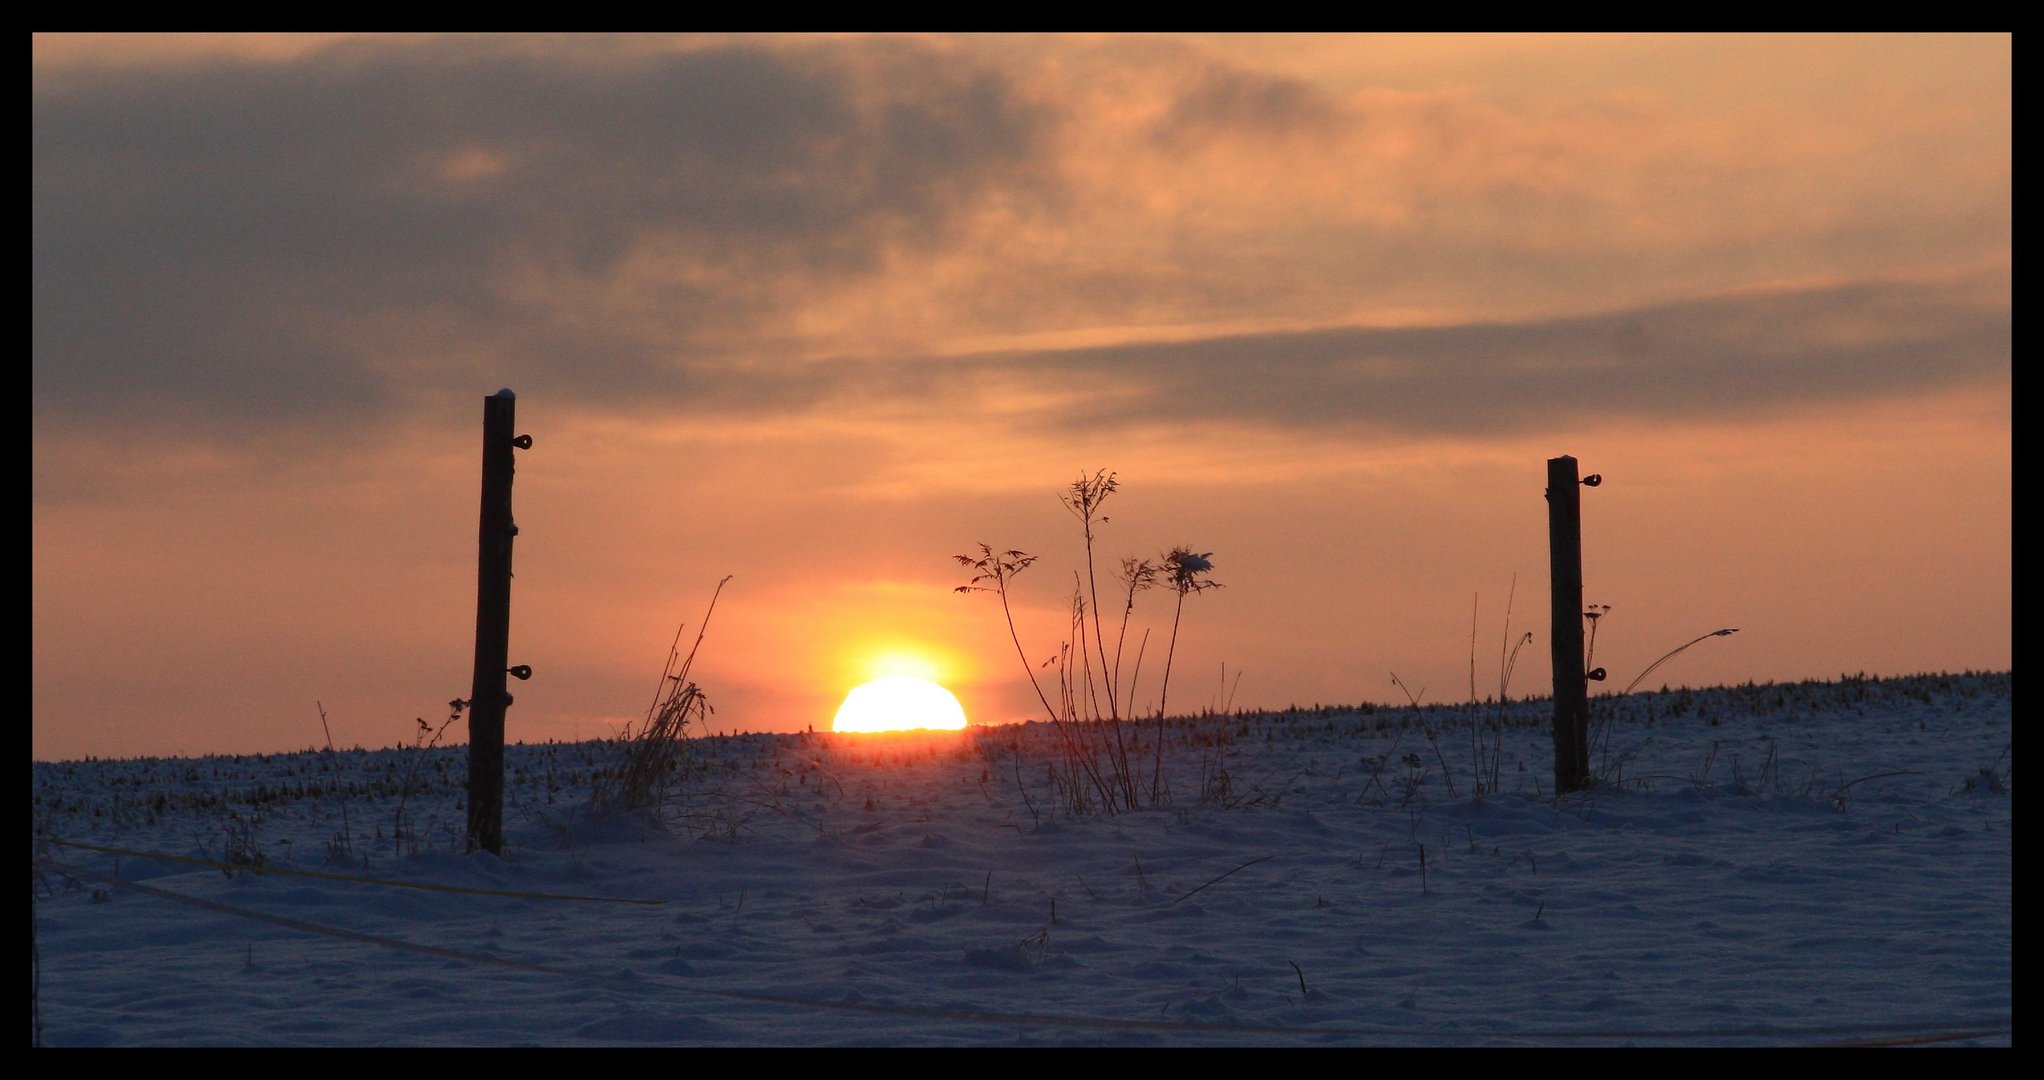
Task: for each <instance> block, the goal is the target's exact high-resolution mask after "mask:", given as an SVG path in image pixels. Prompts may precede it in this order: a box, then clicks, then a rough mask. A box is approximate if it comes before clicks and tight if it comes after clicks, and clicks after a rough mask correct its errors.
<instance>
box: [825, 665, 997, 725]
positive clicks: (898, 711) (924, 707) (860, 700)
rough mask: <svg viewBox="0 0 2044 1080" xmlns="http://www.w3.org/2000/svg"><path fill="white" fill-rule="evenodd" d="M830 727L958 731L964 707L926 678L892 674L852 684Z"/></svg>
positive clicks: (962, 718) (946, 691) (950, 694)
mask: <svg viewBox="0 0 2044 1080" xmlns="http://www.w3.org/2000/svg"><path fill="white" fill-rule="evenodd" d="M830 726H831V730H833V731H856V732H873V731H917V730H938V731H957V730H960V729H962V728H964V727H965V707H964V706H962V705H960V704H959V703H958V699H957V698H956V697H955V696H953V695H952V693H951V691H949V690H946V689H944V688H943V687H941V686H938V685H937V684H936V683H933V682H931V681H930V680H928V679H919V678H916V677H914V676H912V675H891V676H889V677H887V678H884V679H875V680H873V681H872V682H869V683H866V684H865V685H863V686H858V687H854V688H853V689H852V692H851V693H849V694H847V695H845V703H844V704H843V705H840V706H839V707H838V710H837V716H836V718H835V719H833V720H832V721H831V725H830Z"/></svg>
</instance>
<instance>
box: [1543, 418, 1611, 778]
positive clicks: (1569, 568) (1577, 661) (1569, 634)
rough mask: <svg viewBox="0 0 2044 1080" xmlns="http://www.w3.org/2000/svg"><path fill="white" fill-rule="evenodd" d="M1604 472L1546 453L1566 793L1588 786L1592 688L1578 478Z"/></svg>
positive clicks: (1558, 751)
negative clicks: (1587, 471) (1586, 666)
mask: <svg viewBox="0 0 2044 1080" xmlns="http://www.w3.org/2000/svg"><path fill="white" fill-rule="evenodd" d="M1602 479H1603V478H1602V477H1600V476H1595V475H1592V476H1590V477H1589V478H1588V479H1586V480H1578V479H1577V476H1576V459H1575V458H1573V457H1569V456H1568V455H1566V454H1564V455H1562V456H1561V457H1557V458H1548V459H1547V566H1548V578H1549V581H1550V582H1551V585H1552V600H1551V603H1552V608H1553V618H1552V620H1551V622H1550V623H1549V625H1548V635H1547V636H1548V641H1549V642H1550V648H1551V652H1552V655H1553V659H1554V790H1555V793H1556V794H1559V795H1566V794H1568V793H1569V792H1572V791H1582V790H1583V789H1585V788H1587V787H1589V786H1590V690H1589V680H1588V677H1587V674H1586V673H1585V672H1584V670H1583V521H1582V492H1580V491H1579V490H1577V485H1578V484H1589V485H1590V486H1592V487H1595V486H1596V485H1597V484H1598V483H1600V482H1602Z"/></svg>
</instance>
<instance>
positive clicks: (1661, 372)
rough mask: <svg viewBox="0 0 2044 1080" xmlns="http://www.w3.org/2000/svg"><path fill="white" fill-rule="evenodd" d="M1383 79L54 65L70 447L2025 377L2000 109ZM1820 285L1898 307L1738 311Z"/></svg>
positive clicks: (47, 222)
mask: <svg viewBox="0 0 2044 1080" xmlns="http://www.w3.org/2000/svg"><path fill="white" fill-rule="evenodd" d="M1273 44H1274V42H1271V41H1266V42H1264V43H1263V47H1264V48H1266V50H1267V49H1268V48H1269V47H1270V46H1272V45H1273ZM1320 44H1322V45H1325V44H1326V43H1325V42H1320ZM1354 44H1355V46H1356V51H1355V56H1356V60H1355V62H1354V63H1353V64H1351V65H1348V70H1349V71H1350V74H1348V75H1345V76H1344V78H1343V80H1341V81H1340V82H1339V83H1338V84H1337V83H1334V82H1315V81H1313V80H1312V79H1309V78H1307V77H1305V76H1303V75H1300V74H1298V73H1287V72H1284V71H1279V70H1266V69H1259V68H1256V67H1254V66H1253V61H1252V60H1249V59H1245V57H1247V56H1248V55H1249V54H1246V53H1244V54H1233V55H1231V54H1229V53H1228V52H1227V51H1226V48H1225V46H1226V45H1227V42H1226V41H1225V40H1222V41H1219V42H1206V43H1199V44H1195V43H1188V42H1180V41H1172V40H1169V39H1155V38H1108V39H1104V40H1095V39H1078V38H1059V37H1051V38H1025V39H1009V38H977V37H975V38H965V39H922V38H827V39H826V38H817V39H801V38H798V39H792V40H773V39H765V38H758V39H753V38H740V39H729V40H707V39H706V40H681V41H670V40H666V39H652V38H645V39H641V38H609V37H570V38H527V37H512V38H496V37H487V38H459V37H453V38H425V39H366V40H342V41H338V42H332V43H326V44H322V45H320V46H319V47H317V48H310V49H297V48H294V49H290V50H285V51H284V52H282V53H279V54H278V55H275V56H271V55H265V56H263V57H261V58H260V59H257V58H252V57H238V56H233V55H230V54H223V53H209V54H205V55H202V56H199V57H196V58H192V59H189V60H188V61H187V62H184V63H178V64H168V63H156V64H151V65H149V66H146V67H122V66H119V65H116V64H112V63H84V62H74V63H68V64H54V63H51V64H43V63H40V62H39V64H38V67H37V70H36V77H35V79H34V81H33V93H32V100H31V111H32V120H33V131H32V179H33V184H34V191H33V195H32V200H31V202H32V207H31V221H32V234H33V241H34V250H33V254H32V268H33V275H34V277H33V280H34V296H33V300H32V351H33V371H34V380H35V385H34V408H35V419H36V424H37V427H38V431H39V440H40V439H41V438H42V436H41V434H40V433H41V432H42V431H44V430H45V429H50V430H57V429H61V430H63V431H65V432H67V433H69V434H73V435H76V434H79V433H81V432H92V431H97V430H102V429H104V428H106V427H108V426H109V425H110V423H128V422H134V421H136V420H138V419H140V420H143V421H149V419H150V418H152V417H154V418H158V422H157V426H159V427H160V426H168V425H175V426H176V427H177V428H178V429H179V430H180V431H182V432H184V433H186V434H187V437H194V438H204V439H209V440H212V441H215V442H230V441H233V440H236V439H254V440H260V439H262V438H264V437H266V436H274V435H275V433H277V432H280V431H286V430H289V429H290V428H292V427H294V426H296V425H298V424H301V423H304V422H305V421H307V420H310V419H313V418H318V419H319V420H320V421H321V422H322V423H338V424H347V425H351V426H362V425H367V424H374V423H391V422H393V421H394V420H398V419H402V418H406V417H416V416H419V415H424V414H428V413H433V412H444V409H443V408H442V407H443V406H444V405H446V404H447V403H448V402H450V401H452V400H455V399H461V400H467V399H471V398H473V397H474V396H477V395H479V394H482V393H488V392H489V391H490V390H491V389H493V388H495V387H496V386H499V385H507V384H508V385H512V386H514V387H516V388H518V389H519V390H520V391H521V392H523V393H528V394H534V395H538V396H540V397H542V398H543V399H546V400H552V401H558V402H563V403H572V404H574V405H576V406H579V407H584V408H587V409H591V410H599V411H602V410H609V411H614V412H619V413H623V414H644V413H647V412H653V411H658V412H661V413H667V414H678V415H691V416H703V415H705V414H715V415H717V416H719V417H725V418H748V417H749V418H774V419H779V420H788V419H801V418H808V417H824V416H835V415H839V414H843V413H847V412H849V413H855V414H856V413H862V412H871V411H874V410H892V411H893V412H894V413H896V414H897V415H915V414H918V413H920V412H923V411H927V410H929V409H939V408H941V409H946V410H949V411H951V412H952V413H953V414H957V415H980V416H983V417H985V418H986V419H987V420H988V422H989V423H1000V424H1009V423H1016V424H1033V425H1036V426H1039V427H1043V428H1056V427H1057V426H1059V425H1066V426H1070V425H1077V424H1085V425H1093V426H1096V427H1098V426H1107V427H1112V426H1116V425H1123V426H1126V425H1134V424H1144V423H1154V422H1157V421H1159V420H1175V419H1183V418H1187V417H1225V418H1228V419H1231V420H1234V421H1239V422H1242V423H1252V424H1266V425H1287V424H1310V425H1318V426H1337V425H1343V424H1356V423H1361V424H1368V425H1373V426H1385V427H1390V428H1393V429H1398V430H1424V431H1453V432H1471V431H1474V432H1483V431H1493V430H1500V429H1508V428H1522V427H1524V426H1525V425H1527V424H1531V423H1534V422H1535V419H1534V418H1536V417H1540V416H1556V415H1562V414H1579V413H1591V412H1607V413H1622V414H1626V415H1633V416H1669V415H1715V414H1720V413H1724V412H1727V411H1731V410H1736V409H1743V408H1755V407H1758V408H1769V407H1794V406H1795V405H1796V404H1797V403H1801V402H1807V401H1813V400H1821V399H1829V398H1835V397H1839V396H1863V395H1866V394H1872V393H1885V392H1891V391H1902V390H1907V389H1910V388H1913V387H1920V386H1929V385H1938V384H1943V383H1948V382H1952V381H1960V380H1966V379H1974V378H1980V377H1992V376H1994V375H1995V374H1996V373H1997V372H2005V371H2006V370H2007V364H2008V353H2009V338H2010V334H2011V315H2010V306H2011V305H2010V301H2009V298H2008V296H2007V295H2006V294H2007V293H2008V291H2009V290H2008V285H2007V282H2006V277H2007V272H2006V269H2005V267H2004V269H2003V270H2001V271H1999V272H1998V273H1999V274H2000V277H1999V278H1998V279H1995V280H1990V281H1987V282H1986V283H1985V284H1981V283H1979V282H1975V283H1973V284H1970V285H1968V284H1950V283H1947V284H1938V283H1937V282H1936V281H1935V280H1932V277H1933V276H1934V275H1935V274H1937V273H1945V272H1949V271H1951V270H1952V269H1953V268H1954V267H1962V266H1977V265H1981V264H1982V263H1983V262H1988V263H1994V262H1996V260H2000V263H1998V264H2005V262H2006V260H2007V258H2008V256H2009V250H2010V249H2009V246H2008V244H2009V239H2008V237H2009V221H2010V214H2011V208H2010V205H2009V201H2008V199H2009V196H2008V191H2009V190H2010V188H2009V172H2008V161H2009V146H2008V143H2007V141H2006V138H2005V136H2006V131H2005V124H2004V126H2003V128H2001V129H1997V128H1996V126H1995V117H1996V116H1997V115H2002V116H2004V117H2005V104H2004V105H2002V106H2001V108H2002V109H2003V112H2002V113H1999V114H1998V113H1996V112H1995V108H1994V107H1992V106H1993V105H1994V102H1993V99H1992V96H1991V94H1990V96H1989V98H1988V99H1986V100H1988V102H1989V106H1990V107H1987V108H1985V109H1982V110H1981V111H1980V115H1979V116H1976V117H1972V118H1970V119H1969V118H1967V117H1966V116H1965V115H1964V114H1963V113H1962V112H1960V111H1956V110H1958V109H1959V104H1963V102H1960V103H1957V104H1955V102H1954V101H1953V100H1947V99H1944V98H1932V97H1929V96H1925V94H1926V93H1927V92H1920V91H1919V90H1917V89H1911V88H1910V86H1913V85H1914V84H1910V85H1909V86H1904V87H1902V88H1901V89H1899V90H1898V89H1891V90H1890V91H1888V95H1889V96H1888V97H1886V98H1884V99H1883V106H1882V111H1881V115H1880V118H1879V120H1880V122H1879V123H1871V122H1869V118H1868V116H1867V115H1866V112H1867V109H1866V107H1865V106H1864V105H1861V104H1855V103H1856V102H1858V101H1859V100H1860V97H1861V95H1857V94H1841V95H1839V96H1838V97H1837V98H1836V99H1835V100H1834V99H1832V98H1825V97H1823V96H1821V95H1816V96H1808V95H1805V96H1804V97H1799V98H1798V99H1797V100H1796V101H1795V102H1794V105H1793V108H1790V107H1786V106H1777V105H1774V104H1773V103H1771V101H1770V100H1769V99H1768V98H1767V97H1766V96H1765V95H1760V94H1756V93H1749V94H1745V95H1732V96H1731V97H1729V98H1724V97H1722V95H1716V93H1715V91H1699V90H1697V89H1695V87H1694V86H1691V85H1689V84H1687V83H1684V82H1683V81H1682V80H1683V79H1684V78H1688V79H1690V80H1692V81H1695V80H1696V79H1698V78H1700V76H1698V75H1697V74H1696V73H1697V72H1706V73H1707V72H1711V71H1717V70H1720V69H1721V68H1722V67H1723V65H1724V64H1725V63H1728V62H1731V61H1728V60H1726V59H1725V58H1726V57H1731V58H1732V60H1737V59H1738V57H1739V56H1740V53H1739V50H1740V49H1741V48H1743V47H1745V46H1742V44H1741V43H1740V42H1739V41H1738V40H1737V39H1731V40H1715V39H1713V40H1708V41H1699V42H1696V43H1693V44H1691V43H1682V42H1679V41H1676V42H1670V41H1665V40H1664V41H1658V42H1655V43H1653V50H1661V51H1666V50H1674V51H1675V52H1677V53H1680V54H1681V55H1684V56H1690V57H1692V59H1695V60H1696V61H1697V62H1696V63H1695V64H1694V65H1693V70H1690V71H1689V72H1688V74H1687V75H1685V74H1683V72H1682V71H1676V72H1675V73H1674V74H1673V75H1671V76H1670V77H1669V78H1668V80H1667V81H1666V82H1664V83H1654V82H1651V81H1648V80H1647V79H1646V76H1647V75H1648V74H1651V72H1642V71H1641V70H1637V69H1635V68H1626V69H1624V70H1623V71H1622V72H1621V73H1620V75H1618V76H1610V75H1608V73H1607V75H1603V76H1599V77H1598V78H1600V79H1603V78H1610V79H1615V80H1617V83H1616V84H1615V85H1604V84H1602V83H1599V82H1598V81H1597V80H1594V79H1590V78H1589V77H1588V76H1587V75H1585V76H1584V77H1583V78H1582V79H1580V80H1577V81H1578V82H1582V83H1584V85H1580V86H1578V85H1575V84H1574V83H1569V89H1568V90H1567V91H1566V92H1560V91H1557V92H1553V93H1548V94H1545V95H1539V96H1526V97H1524V98H1523V99H1522V98H1519V97H1512V96H1509V95H1500V94H1498V93H1496V92H1494V91H1492V90H1486V89H1484V86H1485V84H1484V83H1483V82H1482V81H1481V80H1473V81H1461V82H1458V81H1452V80H1451V81H1446V82H1443V83H1442V84H1441V85H1438V86H1434V87H1430V88H1429V87H1420V88H1415V87H1413V86H1406V85H1398V86H1393V85H1388V84H1386V85H1379V84H1373V83H1372V82H1371V80H1370V78H1369V77H1368V74H1367V73H1368V72H1369V71H1370V70H1373V69H1380V70H1383V71H1386V72H1391V71H1394V70H1395V69H1396V64H1395V63H1393V61H1394V60H1395V59H1396V57H1395V56H1394V55H1393V54H1394V53H1396V51H1397V48H1398V45H1399V41H1398V39H1368V40H1366V41H1361V42H1357V43H1354ZM1437 44H1438V43H1437ZM1936 44H1938V45H1939V46H1940V48H1941V49H1943V50H1944V51H1951V48H1950V46H1952V45H1953V43H1949V42H1939V43H1936ZM1957 44H1959V45H1964V44H1967V43H1966V42H1959V43H1957ZM1990 44H1991V43H1990ZM1592 46H1593V48H1592V51H1593V52H1600V53H1601V52H1610V51H1613V50H1614V48H1615V44H1614V43H1612V42H1594V41H1593V42H1591V43H1588V44H1587V45H1583V46H1581V47H1592ZM1512 47H1513V49H1515V50H1521V49H1522V43H1514V44H1513V46H1512ZM1522 51H1523V52H1524V55H1523V56H1522V57H1521V59H1520V61H1519V62H1522V63H1527V64H1550V65H1561V64H1563V63H1564V62H1566V61H1567V58H1568V55H1571V54H1567V53H1566V51H1563V52H1562V53H1554V54H1552V55H1550V54H1549V53H1548V52H1546V51H1543V50H1540V49H1523V50H1522ZM1617 51H1619V52H1623V51H1624V50H1617ZM2003 51H2004V52H2005V51H2006V50H2005V49H2003ZM1656 55H1659V53H1658V52H1656ZM1858 55H1859V54H1858V53H1857V52H1856V51H1851V50H1847V51H1846V55H1845V56H1843V57H1839V58H1835V64H1836V65H1843V66H1841V67H1840V70H1839V72H1838V82H1839V84H1840V85H1842V86H1843V85H1852V79H1851V78H1848V77H1847V76H1854V73H1855V72H1860V74H1864V72H1862V71H1861V68H1862V67H1864V66H1865V64H1866V63H1867V61H1864V60H1861V59H1857V57H1858ZM1320 56H1321V61H1320V62H1322V63H1323V64H1324V63H1331V62H1332V61H1331V59H1329V58H1328V57H1327V56H1326V53H1325V50H1324V49H1323V50H1322V51H1321V53H1320ZM1713 58H1715V59H1713ZM1748 59H1750V58H1748ZM1877 59H1878V60H1879V61H1880V62H1882V63H1887V62H1889V60H1890V59H1891V58H1888V57H1887V56H1886V55H1885V53H1884V54H1882V56H1880V57H1877ZM1706 61H1708V62H1706ZM1853 64H1859V65H1861V67H1853V66H1851V65H1853ZM1678 66H1679V65H1678ZM1733 66H1735V67H1736V66H1737V65H1736V64H1734V65H1733ZM1357 72H1360V73H1361V74H1356V73H1357ZM1854 77H1857V76H1854ZM1987 82H1988V83H1990V84H1991V83H1992V82H1993V79H1992V77H1989V78H1987ZM1557 85H1560V84H1557ZM1804 89H1807V88H1804ZM1988 90H1990V91H1991V90H1992V86H1991V85H1990V86H1989V87H1988ZM1966 100H1969V101H1970V100H1972V99H1970V98H1969V99H1966ZM1982 132H1986V133H1987V134H1986V135H1985V136H1983V135H1982ZM1997 132H1998V135H1997ZM1990 277H1993V275H1990ZM1812 278H1817V279H1828V280H1833V281H1842V280H1847V279H1860V280H1862V281H1863V282H1864V283H1863V284H1859V285H1851V286H1844V285H1840V286H1833V287H1828V288H1819V289H1803V290H1775V291H1772V292H1768V291H1750V290H1749V291H1743V292H1742V291H1734V290H1737V289H1740V288H1742V287H1745V286H1747V285H1748V283H1750V282H1753V281H1769V280H1798V279H1812ZM1882 281H1885V282H1887V283H1886V284H1882V283H1880V282H1882ZM1910 282H1914V284H1911V283H1910ZM1976 293H1985V294H1986V298H1985V299H1984V300H1983V299H1981V297H1980V296H1978V295H1975V294H1976ZM1698 297H1704V298H1705V299H1696V298H1698ZM1684 298H1688V299H1684ZM1897 312H1899V313H1901V314H1900V315H1897V314H1896V313H1897ZM1165 338H1169V339H1170V340H1163V339H1165ZM1075 342H1083V343H1084V347H1073V346H1074V343H1075ZM39 445H41V443H40V442H39ZM38 467H39V468H41V463H40V461H39V466H38Z"/></svg>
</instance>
